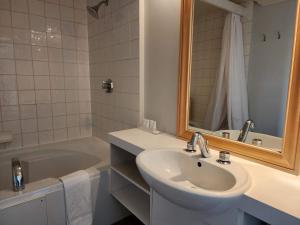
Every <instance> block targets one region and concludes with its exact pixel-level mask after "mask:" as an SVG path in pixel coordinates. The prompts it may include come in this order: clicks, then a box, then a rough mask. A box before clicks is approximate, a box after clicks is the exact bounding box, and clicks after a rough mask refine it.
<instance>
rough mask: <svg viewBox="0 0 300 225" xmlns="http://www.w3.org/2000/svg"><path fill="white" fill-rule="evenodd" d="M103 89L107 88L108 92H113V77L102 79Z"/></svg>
mask: <svg viewBox="0 0 300 225" xmlns="http://www.w3.org/2000/svg"><path fill="white" fill-rule="evenodd" d="M102 89H105V90H106V92H107V93H111V92H112V91H113V89H114V83H113V81H112V79H107V80H105V81H102Z"/></svg>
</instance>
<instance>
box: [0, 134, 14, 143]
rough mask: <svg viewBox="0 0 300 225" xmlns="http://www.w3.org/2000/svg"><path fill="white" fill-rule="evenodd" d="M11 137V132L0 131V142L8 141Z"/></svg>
mask: <svg viewBox="0 0 300 225" xmlns="http://www.w3.org/2000/svg"><path fill="white" fill-rule="evenodd" d="M12 139H13V137H12V134H11V133H9V132H0V144H3V143H9V142H11V141H12Z"/></svg>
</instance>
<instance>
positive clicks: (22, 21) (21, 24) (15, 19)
mask: <svg viewBox="0 0 300 225" xmlns="http://www.w3.org/2000/svg"><path fill="white" fill-rule="evenodd" d="M12 26H13V27H15V28H24V29H25V28H29V18H28V14H24V13H18V12H13V13H12Z"/></svg>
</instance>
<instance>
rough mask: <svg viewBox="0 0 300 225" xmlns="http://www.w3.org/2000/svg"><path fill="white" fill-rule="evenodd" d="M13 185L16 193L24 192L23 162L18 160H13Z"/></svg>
mask: <svg viewBox="0 0 300 225" xmlns="http://www.w3.org/2000/svg"><path fill="white" fill-rule="evenodd" d="M11 170H12V185H13V190H14V191H15V192H17V191H22V190H23V189H24V188H25V184H24V175H23V169H22V166H21V162H20V160H19V159H17V158H13V159H12V160H11Z"/></svg>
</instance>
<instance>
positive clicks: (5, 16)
mask: <svg viewBox="0 0 300 225" xmlns="http://www.w3.org/2000/svg"><path fill="white" fill-rule="evenodd" d="M0 26H11V13H10V11H8V10H0Z"/></svg>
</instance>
